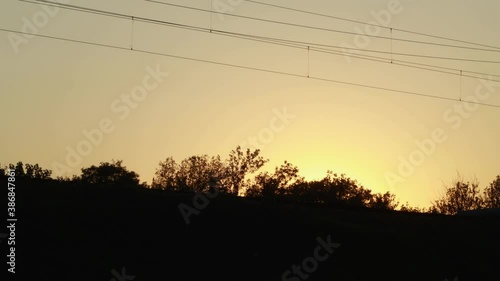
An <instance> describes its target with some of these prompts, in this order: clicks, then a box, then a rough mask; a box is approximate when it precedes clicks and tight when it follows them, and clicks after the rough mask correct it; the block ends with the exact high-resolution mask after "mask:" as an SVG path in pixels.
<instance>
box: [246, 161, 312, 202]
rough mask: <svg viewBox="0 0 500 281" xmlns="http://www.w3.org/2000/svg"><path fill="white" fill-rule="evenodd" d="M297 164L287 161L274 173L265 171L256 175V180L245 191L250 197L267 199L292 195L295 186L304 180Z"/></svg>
mask: <svg viewBox="0 0 500 281" xmlns="http://www.w3.org/2000/svg"><path fill="white" fill-rule="evenodd" d="M298 173H299V169H298V168H297V166H294V165H292V164H291V163H289V162H287V161H285V162H284V164H282V165H281V166H280V167H276V168H275V171H274V174H270V173H268V172H263V173H260V174H258V175H257V176H256V177H255V182H254V183H253V184H252V185H251V186H249V187H248V188H247V190H246V192H245V194H246V196H249V197H261V198H265V199H273V200H274V199H276V198H277V197H284V196H288V195H292V193H293V191H292V190H293V186H295V185H297V184H299V183H302V182H304V178H301V177H299V174H298Z"/></svg>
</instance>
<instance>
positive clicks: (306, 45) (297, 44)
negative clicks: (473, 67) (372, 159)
mask: <svg viewBox="0 0 500 281" xmlns="http://www.w3.org/2000/svg"><path fill="white" fill-rule="evenodd" d="M19 1H22V2H27V3H32V4H38V3H37V2H34V1H30V0H19ZM39 2H44V4H43V5H49V6H53V7H60V8H63V9H69V10H75V11H79V12H85V13H91V14H98V15H102V16H109V17H117V18H121V19H129V20H131V21H132V22H134V21H141V22H146V23H150V24H159V25H164V26H169V27H175V28H181V29H187V30H192V31H197V32H206V33H208V32H209V33H212V34H216V35H221V36H227V37H232V38H239V39H244V40H250V41H256V42H262V43H267V44H273V45H279V46H285V47H291V48H298V49H304V50H307V51H308V52H309V51H313V52H318V53H325V54H330V55H337V56H342V55H344V56H345V55H346V54H344V53H341V52H338V51H335V50H330V49H325V48H317V47H310V46H324V47H331V48H334V49H340V47H337V46H331V45H324V44H317V43H310V42H302V41H293V40H286V39H280V38H273V37H264V36H257V35H250V34H245V33H235V32H229V31H222V30H214V29H211V28H210V29H209V28H203V27H197V26H191V25H185V24H179V23H174V22H168V21H162V20H155V19H150V18H142V17H137V16H133V15H126V14H119V13H114V12H108V11H103V10H97V9H91V8H85V7H81V6H75V5H67V4H60V3H53V2H49V1H39ZM132 37H133V35H132ZM132 40H133V38H132ZM356 50H357V49H356ZM382 53H384V54H388V52H382ZM349 57H353V58H358V59H363V60H368V61H375V62H379V63H392V64H395V65H398V66H403V67H409V68H415V69H420V70H426V71H434V72H440V73H445V74H449V75H455V76H463V77H469V78H476V79H477V78H481V77H477V76H473V75H467V74H463V73H472V74H478V75H486V76H495V77H500V75H492V74H489V73H481V72H474V71H468V70H464V69H453V68H446V67H442V66H436V65H430V64H423V63H415V62H410V61H405V60H399V59H398V60H395V59H393V58H392V59H388V58H385V57H377V56H369V55H363V54H356V55H354V54H349Z"/></svg>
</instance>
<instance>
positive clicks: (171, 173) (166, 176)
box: [151, 157, 179, 191]
mask: <svg viewBox="0 0 500 281" xmlns="http://www.w3.org/2000/svg"><path fill="white" fill-rule="evenodd" d="M178 171H179V165H178V164H177V163H176V162H175V160H174V159H173V158H172V157H168V158H167V159H165V161H160V163H159V167H158V168H157V169H156V172H155V177H154V178H153V182H152V184H151V187H152V188H154V189H163V190H173V191H175V190H177V187H178V184H177V172H178Z"/></svg>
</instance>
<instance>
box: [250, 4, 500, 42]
mask: <svg viewBox="0 0 500 281" xmlns="http://www.w3.org/2000/svg"><path fill="white" fill-rule="evenodd" d="M244 1H246V2H250V3H254V4H258V5H263V6H268V7H274V8H278V9H283V10H289V11H294V12H298V13H304V14H309V15H315V16H320V17H325V18H331V19H336V20H341V21H347V22H352V23H358V24H364V25H367V26H375V27H380V28H383V29H389V30H393V31H399V32H404V33H409V34H414V35H421V36H426V37H430V38H436V39H441V40H447V41H452V42H456V43H465V44H470V45H474V46H480V47H487V48H492V49H498V50H500V47H497V46H491V45H485V44H479V43H475V42H470V41H465V40H459V39H455V38H449V37H444V36H439V35H433V34H429V33H423V32H416V31H411V30H406V29H400V28H394V27H387V26H383V25H378V24H372V23H369V22H362V21H357V20H353V19H347V18H343V17H339V16H332V15H327V14H322V13H317V12H311V11H305V10H300V9H295V8H290V7H286V6H281V5H276V4H270V3H264V2H259V1H254V0H244Z"/></svg>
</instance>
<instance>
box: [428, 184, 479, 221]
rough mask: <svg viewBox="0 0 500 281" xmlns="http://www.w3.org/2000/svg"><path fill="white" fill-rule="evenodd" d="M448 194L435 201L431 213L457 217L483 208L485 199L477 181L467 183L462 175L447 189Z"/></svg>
mask: <svg viewBox="0 0 500 281" xmlns="http://www.w3.org/2000/svg"><path fill="white" fill-rule="evenodd" d="M445 189H446V194H445V195H444V196H443V197H442V198H440V199H438V200H435V201H434V202H433V204H432V207H431V212H433V213H440V214H446V215H455V214H457V213H458V212H459V211H470V210H475V209H479V208H481V207H482V206H483V202H484V200H483V198H482V197H481V194H480V191H479V183H478V181H477V179H474V180H473V181H472V182H465V181H464V180H463V179H462V178H461V177H460V175H457V178H456V179H454V180H453V181H452V185H451V186H450V187H446V186H445Z"/></svg>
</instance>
